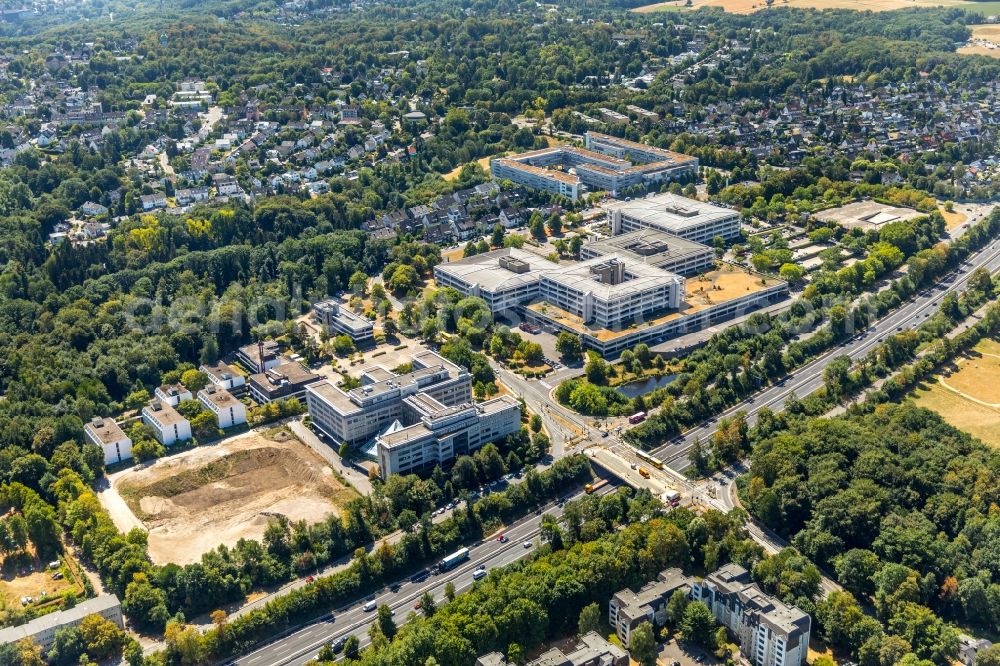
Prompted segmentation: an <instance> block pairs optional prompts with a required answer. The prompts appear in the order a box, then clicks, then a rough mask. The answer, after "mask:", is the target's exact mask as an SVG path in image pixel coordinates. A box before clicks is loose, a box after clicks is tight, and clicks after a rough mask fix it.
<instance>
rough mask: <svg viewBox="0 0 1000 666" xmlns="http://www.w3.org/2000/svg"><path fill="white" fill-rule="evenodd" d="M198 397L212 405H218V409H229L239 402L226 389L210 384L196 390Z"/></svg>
mask: <svg viewBox="0 0 1000 666" xmlns="http://www.w3.org/2000/svg"><path fill="white" fill-rule="evenodd" d="M198 397H199V398H201V399H202V400H203V401H208V402H211V403H212V404H213V405H216V406H218V407H219V409H229V408H230V407H235V406H236V405H239V404H241V403H240V401H239V400H237V399H236V398H234V397H233V394H232V393H230V392H229V391H227V390H226V389H222V388H218V387H216V386H212V385H209V386H207V387H206V388H203V389H202V390H200V391H198Z"/></svg>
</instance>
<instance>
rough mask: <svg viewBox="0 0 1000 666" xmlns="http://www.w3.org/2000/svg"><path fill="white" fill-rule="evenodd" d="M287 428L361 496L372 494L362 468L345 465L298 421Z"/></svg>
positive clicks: (370, 483)
mask: <svg viewBox="0 0 1000 666" xmlns="http://www.w3.org/2000/svg"><path fill="white" fill-rule="evenodd" d="M288 428H289V429H290V430H291V431H292V432H293V433H295V436H296V437H298V438H299V439H301V440H302V441H303V442H304V443H305V444H306V445H307V446H308V447H309V448H311V449H312V450H313V451H315V452H316V453H317V454H319V456H320V457H321V458H323V460H325V461H326V462H328V463H329V464H330V467H332V468H333V469H335V470H337V473H338V474H340V475H341V476H342V477H344V479H345V480H346V481H347V482H348V483H350V484H351V485H352V486H354V489H355V490H357V491H358V492H359V493H361V494H362V495H371V494H372V482H371V481H369V480H368V472H367V471H362V469H363V468H361V467H355V466H353V465H345V464H344V461H343V459H342V458H341V457H340V456H339V455H338V454H337V452H336V451H334V450H333V448H331V447H330V446H329V445H328V444H325V443H324V442H322V441H320V439H319V437H317V436H316V433H314V432H313V431H312V430H310V429H309V428H307V427H306V426H305V425H304V424H303V423H302V421H301V420H300V419H295V420H292V421H289V422H288Z"/></svg>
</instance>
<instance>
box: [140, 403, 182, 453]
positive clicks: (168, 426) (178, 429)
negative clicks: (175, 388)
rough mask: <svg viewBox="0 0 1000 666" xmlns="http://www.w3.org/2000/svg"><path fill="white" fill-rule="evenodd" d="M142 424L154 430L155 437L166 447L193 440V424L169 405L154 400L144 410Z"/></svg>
mask: <svg viewBox="0 0 1000 666" xmlns="http://www.w3.org/2000/svg"><path fill="white" fill-rule="evenodd" d="M142 422H143V423H145V424H146V425H148V426H149V427H150V428H152V429H153V435H154V436H155V437H156V439H157V441H159V442H160V444H163V445H164V446H173V445H174V444H176V443H177V442H183V441H186V440H189V439H191V422H190V421H188V420H187V419H186V418H184V417H183V416H181V415H180V414H179V413H178V412H177V410H176V409H174V408H173V407H171V406H170V404H169V403H166V402H162V401H160V400H152V401H150V403H149V404H148V405H146V406H145V407H143V408H142Z"/></svg>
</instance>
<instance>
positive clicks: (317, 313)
mask: <svg viewBox="0 0 1000 666" xmlns="http://www.w3.org/2000/svg"><path fill="white" fill-rule="evenodd" d="M313 319H315V320H316V323H317V324H319V325H320V326H323V327H324V328H326V331H327V333H329V334H330V335H331V336H337V335H346V336H348V337H350V338H351V340H353V341H354V344H356V345H365V344H372V343H374V342H375V325H374V324H373V323H372V321H371V320H370V319H368V318H367V317H362V316H360V315H357V314H355V313H353V312H351V311H350V310H348V309H347V308H345V307H343V305H342V304H341V303H340V302H338V301H335V300H328V301H321V302H319V303H316V304H315V305H313Z"/></svg>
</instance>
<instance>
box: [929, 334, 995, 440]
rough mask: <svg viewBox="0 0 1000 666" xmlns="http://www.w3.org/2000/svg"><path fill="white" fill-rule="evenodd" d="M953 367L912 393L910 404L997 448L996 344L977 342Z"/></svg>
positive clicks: (987, 341)
mask: <svg viewBox="0 0 1000 666" xmlns="http://www.w3.org/2000/svg"><path fill="white" fill-rule="evenodd" d="M956 366H957V370H952V371H950V372H946V373H944V374H942V375H940V376H938V378H937V381H935V382H928V383H927V384H925V385H924V386H922V387H921V388H920V389H918V390H917V391H915V392H914V393H913V400H914V402H915V403H916V404H917V405H918V406H920V407H926V408H927V409H931V410H933V411H935V412H937V413H938V414H940V415H941V417H942V418H943V419H944V420H945V421H947V422H948V423H950V424H951V425H953V426H955V427H956V428H959V429H961V430H964V431H966V432H967V433H969V434H970V435H973V436H974V437H978V438H979V439H981V440H982V441H983V442H985V443H986V444H989V445H990V446H997V447H1000V382H998V381H997V380H998V379H1000V343H998V342H997V341H995V340H983V341H981V342H980V343H979V344H978V345H976V346H975V347H974V348H973V351H972V353H970V354H968V355H966V356H965V357H963V358H961V359H959V360H958V361H957V362H956Z"/></svg>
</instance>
